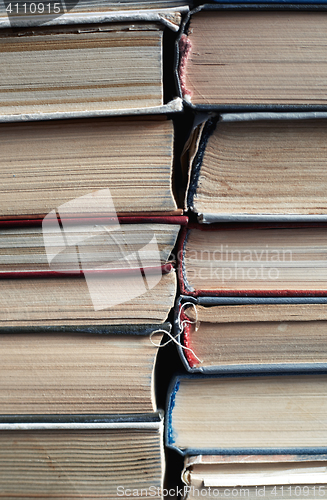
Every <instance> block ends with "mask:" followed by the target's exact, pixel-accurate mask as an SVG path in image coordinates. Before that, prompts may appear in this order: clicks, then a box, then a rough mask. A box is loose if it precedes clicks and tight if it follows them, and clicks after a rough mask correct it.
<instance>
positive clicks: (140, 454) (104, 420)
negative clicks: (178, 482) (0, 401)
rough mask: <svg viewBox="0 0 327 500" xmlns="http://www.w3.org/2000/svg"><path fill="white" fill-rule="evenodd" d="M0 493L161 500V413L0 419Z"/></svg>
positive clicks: (41, 497) (46, 497)
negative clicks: (150, 499) (134, 497)
mask: <svg viewBox="0 0 327 500" xmlns="http://www.w3.org/2000/svg"><path fill="white" fill-rule="evenodd" d="M0 420H1V422H0V443H1V444H0V450H1V451H0V470H1V475H0V490H1V492H2V495H3V497H6V498H24V497H25V498H31V499H35V500H36V499H39V500H49V499H51V500H54V499H57V498H69V499H72V500H77V499H79V498H85V499H91V498H92V499H94V498H98V499H101V500H107V499H108V498H119V496H129V494H132V493H133V492H134V496H138V498H141V499H146V498H149V496H150V493H151V497H152V498H155V499H161V498H163V496H162V488H163V475H164V469H165V467H164V458H163V442H162V441H163V439H162V434H163V422H162V416H160V415H159V414H147V415H131V416H130V417H128V416H125V417H124V416H114V415H97V416H90V415H84V416H69V415H68V416H67V415H62V416H51V417H50V416H49V417H48V418H42V417H36V416H33V417H31V418H28V416H25V417H23V418H17V417H14V416H12V417H2V418H1V419H0Z"/></svg>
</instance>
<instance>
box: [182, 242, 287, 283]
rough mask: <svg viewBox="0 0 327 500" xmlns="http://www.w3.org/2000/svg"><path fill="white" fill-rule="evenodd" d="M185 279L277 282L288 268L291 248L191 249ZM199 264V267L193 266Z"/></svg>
mask: <svg viewBox="0 0 327 500" xmlns="http://www.w3.org/2000/svg"><path fill="white" fill-rule="evenodd" d="M187 260H188V265H187V278H188V279H189V280H192V279H201V280H206V279H214V280H217V281H219V282H221V283H222V284H224V283H226V282H228V281H245V280H246V281H257V280H261V281H270V280H272V281H276V280H278V279H279V278H280V277H281V274H283V273H284V269H287V267H289V265H291V266H292V264H290V263H292V261H293V254H292V250H290V249H286V248H283V249H278V248H271V247H270V246H269V245H268V244H267V245H265V246H264V247H262V248H260V249H253V248H246V247H243V248H235V247H230V246H229V245H227V244H226V245H224V244H221V245H220V246H219V247H218V248H216V249H215V250H206V249H201V250H192V249H189V250H188V253H187ZM192 262H201V263H202V266H198V265H192Z"/></svg>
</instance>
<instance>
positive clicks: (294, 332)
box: [176, 297, 327, 374]
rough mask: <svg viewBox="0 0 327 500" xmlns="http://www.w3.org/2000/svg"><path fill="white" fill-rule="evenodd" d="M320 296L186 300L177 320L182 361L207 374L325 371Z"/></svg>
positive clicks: (324, 315)
mask: <svg viewBox="0 0 327 500" xmlns="http://www.w3.org/2000/svg"><path fill="white" fill-rule="evenodd" d="M318 300H319V299H311V300H310V302H309V300H308V298H303V299H291V298H289V299H284V300H281V299H275V300H274V299H258V298H256V299H252V300H251V299H248V298H244V299H243V298H239V299H238V300H235V299H234V298H230V299H228V298H218V297H217V298H215V297H201V298H199V299H198V301H196V302H195V303H190V301H189V299H188V298H185V299H183V300H181V301H180V308H179V310H178V311H177V313H178V321H177V322H176V325H177V327H178V331H179V333H180V340H181V342H182V344H181V345H183V346H184V348H182V347H181V345H180V346H179V351H180V355H181V357H182V360H183V361H184V364H185V366H186V368H187V369H188V370H189V371H191V372H203V373H209V374H210V373H242V372H243V373H245V372H261V371H267V370H269V371H270V372H271V371H276V372H277V371H278V372H286V371H299V370H300V371H301V372H304V371H305V370H306V371H314V370H322V369H326V368H327V350H326V346H325V332H326V325H327V324H326V320H327V300H326V299H320V302H318ZM185 347H186V348H185Z"/></svg>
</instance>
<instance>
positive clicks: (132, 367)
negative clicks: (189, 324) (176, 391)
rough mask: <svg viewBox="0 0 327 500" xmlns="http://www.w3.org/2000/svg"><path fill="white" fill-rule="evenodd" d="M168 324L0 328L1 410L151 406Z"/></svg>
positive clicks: (124, 410) (138, 409)
mask: <svg viewBox="0 0 327 500" xmlns="http://www.w3.org/2000/svg"><path fill="white" fill-rule="evenodd" d="M170 330H171V325H170V324H169V323H164V324H152V325H151V324H148V325H141V324H138V325H133V326H128V325H115V326H113V325H105V326H97V327H94V326H90V325H87V324H85V326H80V327H78V326H76V325H75V326H72V327H57V328H56V327H44V328H42V327H40V326H32V327H29V328H28V327H21V328H11V329H10V328H7V329H6V328H1V332H0V333H1V337H0V346H1V349H0V405H1V414H2V415H26V414H34V415H46V414H67V415H71V414H92V413H94V414H101V413H102V414H119V413H121V414H128V413H135V414H136V413H151V412H153V411H156V410H157V403H156V393H155V373H154V369H155V368H154V367H155V361H156V357H157V352H158V349H159V347H158V346H159V345H160V341H161V339H162V337H163V336H164V334H165V332H166V333H167V332H170Z"/></svg>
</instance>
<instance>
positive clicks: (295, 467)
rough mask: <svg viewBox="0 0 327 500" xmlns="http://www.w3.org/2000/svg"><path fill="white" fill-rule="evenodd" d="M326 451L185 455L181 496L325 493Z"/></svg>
mask: <svg viewBox="0 0 327 500" xmlns="http://www.w3.org/2000/svg"><path fill="white" fill-rule="evenodd" d="M326 459H327V456H326V455H325V454H317V455H310V454H302V455H301V454H299V455H197V456H191V457H185V463H184V470H183V473H182V479H183V481H184V483H185V486H184V493H185V495H184V498H185V500H191V499H195V498H199V496H201V497H205V496H207V497H210V496H211V497H215V496H219V495H221V494H223V495H224V496H232V495H233V496H240V497H245V498H250V499H254V498H258V497H264V498H268V499H269V500H273V499H274V498H275V499H276V500H282V499H283V498H285V497H287V498H288V499H289V500H295V499H296V498H299V499H300V500H304V499H305V498H308V497H312V498H315V497H318V496H321V497H323V496H325V495H326V486H327V472H326Z"/></svg>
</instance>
